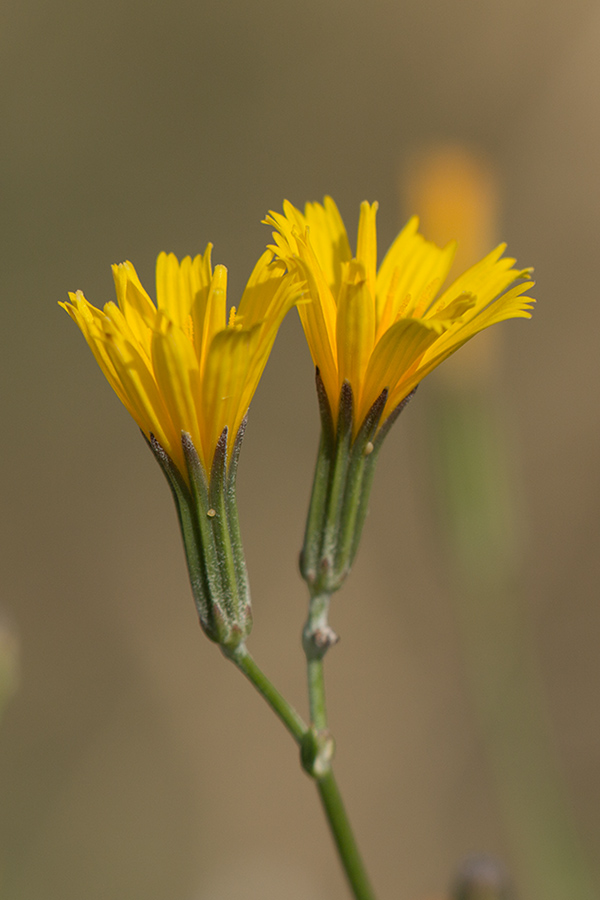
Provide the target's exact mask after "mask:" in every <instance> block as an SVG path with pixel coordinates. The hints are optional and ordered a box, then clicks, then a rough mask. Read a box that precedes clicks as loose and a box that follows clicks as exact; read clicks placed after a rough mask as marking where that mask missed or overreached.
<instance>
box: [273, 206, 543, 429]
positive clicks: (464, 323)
mask: <svg viewBox="0 0 600 900" xmlns="http://www.w3.org/2000/svg"><path fill="white" fill-rule="evenodd" d="M376 212H377V204H376V203H373V204H369V203H367V202H364V203H362V204H361V208H360V221H359V226H358V240H357V248H356V254H355V255H354V256H353V255H352V251H351V249H350V244H349V241H348V236H347V233H346V229H345V227H344V223H343V221H342V218H341V216H340V214H339V212H338V209H337V206H336V205H335V203H334V202H333V200H332V199H331V197H326V198H325V200H324V203H323V205H321V204H320V203H308V204H307V205H306V207H305V210H304V213H302V212H300V210H298V209H296V207H294V206H292V204H291V203H289V202H287V201H286V202H285V203H284V205H283V215H282V214H280V213H275V212H271V213H269V216H268V217H267V219H266V222H267V223H268V224H271V225H274V226H275V228H276V229H277V230H276V231H275V232H274V235H273V237H274V239H275V244H274V245H273V246H272V247H271V248H270V249H272V250H273V251H274V252H275V253H276V255H277V256H278V257H279V258H280V259H281V260H283V261H284V262H285V263H286V265H287V266H288V268H289V269H290V270H292V271H296V272H298V274H299V275H300V277H301V278H302V279H303V280H304V281H305V282H306V284H307V288H308V295H309V296H310V298H311V300H312V303H305V304H302V305H301V306H299V307H298V311H299V313H300V318H301V320H302V325H303V328H304V333H305V335H306V339H307V341H308V345H309V347H310V351H311V354H312V358H313V362H314V363H315V366H316V367H317V368H318V370H319V373H320V377H321V379H322V382H323V385H324V389H325V392H326V394H327V398H328V401H329V405H330V407H331V412H332V415H333V420H334V424H335V422H336V421H337V418H338V415H339V403H340V397H341V389H342V386H343V385H344V383H348V384H349V385H350V387H351V388H352V396H353V401H354V416H353V429H354V434H355V435H356V434H357V432H358V430H359V429H360V426H361V424H362V422H363V421H364V420H365V417H366V416H367V413H368V412H369V410H370V409H371V408H372V407H373V404H374V403H375V401H376V400H377V399H378V398H380V397H381V395H382V393H383V392H384V391H386V392H387V393H386V395H385V396H386V402H385V407H384V409H383V414H382V416H381V419H380V427H381V426H382V425H383V424H384V423H385V421H386V419H388V418H389V417H390V416H391V414H392V413H393V412H394V410H396V409H397V408H398V407H399V405H400V403H401V402H402V400H404V399H405V398H406V397H407V396H408V395H409V394H410V393H411V391H412V390H413V389H414V388H415V387H416V386H417V385H418V384H419V382H420V381H421V380H422V379H423V378H424V377H425V376H426V375H427V374H428V373H429V372H431V371H432V369H435V367H436V366H438V365H439V364H440V363H441V362H442V361H443V360H444V359H446V358H447V357H448V356H450V354H452V353H454V351H455V350H458V348H459V347H460V346H462V344H464V343H465V342H466V341H468V340H470V338H472V337H473V336H474V335H475V334H477V332H479V331H482V330H483V329H484V328H487V327H488V326H489V325H493V324H494V323H496V322H501V321H502V320H504V319H511V318H529V317H530V312H529V310H530V309H531V304H532V303H533V301H532V300H531V299H530V298H529V297H524V296H523V292H524V291H526V290H527V289H528V288H529V287H531V286H532V284H533V282H531V281H523V279H526V278H527V277H528V276H529V275H530V273H531V270H530V269H515V268H513V265H514V262H515V260H513V259H509V258H506V257H503V256H502V254H503V252H504V249H505V245H504V244H501V245H500V246H499V247H496V249H495V250H492V252H491V253H489V254H488V255H487V256H486V257H485V258H484V259H482V260H481V261H480V262H478V263H477V264H476V265H474V266H472V267H471V268H470V269H468V270H467V271H466V272H465V273H464V274H463V275H461V276H460V277H459V278H457V279H456V281H454V283H453V284H451V285H450V287H448V288H446V289H445V290H444V291H442V292H441V293H440V288H441V286H442V284H443V282H444V280H445V279H446V276H447V275H448V271H449V269H450V266H451V264H452V260H453V257H454V254H455V250H456V244H455V243H450V244H448V245H447V246H446V247H444V248H440V247H437V246H436V245H435V244H433V243H431V242H429V241H427V240H425V238H424V237H423V236H422V235H421V234H419V232H418V219H417V218H416V217H413V218H412V219H411V220H410V221H409V222H408V224H407V225H406V226H405V227H404V228H403V230H402V231H401V232H400V234H399V235H398V237H397V238H396V239H395V241H394V242H393V244H392V246H391V247H390V249H389V250H388V252H387V254H386V256H385V258H384V260H383V262H382V263H381V265H380V266H379V269H378V268H377V233H376V227H375V215H376ZM515 282H518V283H517V284H514V283H515ZM511 285H514V286H512V287H511ZM509 288H510V289H509Z"/></svg>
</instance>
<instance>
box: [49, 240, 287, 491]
mask: <svg viewBox="0 0 600 900" xmlns="http://www.w3.org/2000/svg"><path fill="white" fill-rule="evenodd" d="M211 250H212V245H211V244H209V245H208V247H207V248H206V251H205V252H204V254H203V255H199V256H196V257H195V258H194V259H191V258H190V257H189V256H188V257H186V258H185V259H183V260H182V261H181V262H179V261H178V260H177V258H176V257H175V256H174V254H172V253H171V254H169V255H167V254H166V253H161V254H160V256H159V257H158V260H157V264H156V300H157V302H156V305H155V304H154V303H153V302H152V300H151V299H150V297H149V296H148V294H147V293H146V291H145V290H144V288H143V287H142V285H141V283H140V280H139V278H138V276H137V273H136V271H135V269H134V267H133V265H132V264H131V263H130V262H125V263H121V264H120V265H116V266H113V276H114V280H115V287H116V292H117V300H118V305H117V304H116V303H113V302H110V303H107V304H106V305H105V307H104V309H103V310H99V309H96V307H94V306H92V305H91V304H90V303H89V302H88V301H87V300H86V299H85V297H84V296H83V294H82V293H81V291H78V292H77V293H75V294H69V298H70V299H69V301H68V302H66V303H61V304H60V305H61V306H62V307H64V309H66V311H67V312H68V313H69V315H70V316H71V318H72V319H73V320H74V321H75V322H76V323H77V325H78V326H79V328H80V329H81V331H82V332H83V335H84V337H85V339H86V340H87V342H88V344H89V345H90V347H91V349H92V352H93V354H94V356H95V357H96V360H97V361H98V363H99V365H100V368H101V369H102V371H103V372H104V374H105V376H106V378H107V379H108V381H109V383H110V385H111V386H112V388H113V389H114V391H115V393H116V394H117V396H118V397H119V398H120V400H121V401H122V403H123V404H124V405H125V407H126V408H127V409H128V410H129V412H130V413H131V415H132V416H133V418H134V419H135V421H136V422H137V424H138V425H139V427H140V428H141V430H142V431H143V433H144V434H145V435H146V437H147V438H148V439H150V438H151V436H152V435H153V436H154V437H155V438H156V440H157V441H158V442H159V444H160V445H161V446H162V447H163V449H164V450H165V451H166V453H167V454H168V455H169V457H170V458H171V459H172V461H173V462H174V463H175V465H176V466H177V468H178V469H179V471H180V472H181V474H182V475H183V477H184V479H185V480H186V481H188V474H187V471H186V464H185V459H184V453H183V450H182V445H181V436H182V432H187V433H188V434H189V435H190V437H191V439H192V442H193V444H194V446H195V448H196V451H197V453H198V456H199V458H200V462H201V463H202V466H203V468H204V470H205V472H206V473H207V474H210V468H211V464H212V460H213V456H214V452H215V448H216V446H217V443H218V441H219V438H220V436H221V434H222V432H223V430H224V429H225V428H227V430H228V436H229V440H228V453H229V454H231V450H232V447H233V443H234V439H235V436H236V435H237V433H238V429H239V428H240V425H241V423H242V420H243V419H244V416H245V415H246V412H247V410H248V406H249V404H250V401H251V399H252V397H253V395H254V391H255V390H256V387H257V385H258V382H259V380H260V376H261V375H262V372H263V369H264V367H265V364H266V362H267V358H268V356H269V353H270V351H271V347H272V345H273V341H274V340H275V335H276V334H277V330H278V328H279V325H280V324H281V321H282V319H283V317H284V316H285V314H286V312H287V311H288V310H289V309H290V307H291V306H292V305H293V303H294V302H295V301H296V300H297V299H298V294H299V292H298V285H297V283H294V282H293V281H292V280H290V279H289V278H288V277H285V276H284V273H285V265H284V264H283V263H282V262H280V261H274V260H273V255H272V253H270V252H269V251H266V252H265V253H264V254H263V255H262V256H261V258H260V259H259V261H258V262H257V264H256V266H255V268H254V271H253V272H252V274H251V276H250V279H249V281H248V284H247V286H246V289H245V291H244V293H243V295H242V299H241V301H240V304H239V307H238V310H237V311H236V310H235V308H233V309H231V311H230V313H229V316H228V317H227V312H226V288H227V269H226V268H225V267H224V266H216V267H215V270H214V272H213V271H212V267H211Z"/></svg>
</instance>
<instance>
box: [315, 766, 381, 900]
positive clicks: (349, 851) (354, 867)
mask: <svg viewBox="0 0 600 900" xmlns="http://www.w3.org/2000/svg"><path fill="white" fill-rule="evenodd" d="M317 788H318V790H319V796H320V797H321V802H322V803H323V809H324V810H325V815H326V816H327V821H328V822H329V827H330V828H331V833H332V835H333V839H334V841H335V845H336V847H337V849H338V853H339V855H340V859H341V861H342V865H343V867H344V871H345V873H346V877H347V878H348V881H349V882H350V887H351V888H352V891H353V893H354V896H355V898H356V900H375V894H374V893H373V889H372V887H371V885H370V883H369V879H368V877H367V873H366V871H365V867H364V865H363V862H362V859H361V858H360V853H359V852H358V847H357V846H356V841H355V840H354V835H353V833H352V828H351V827H350V822H349V821H348V816H347V814H346V810H345V808H344V804H343V802H342V797H341V794H340V792H339V788H338V786H337V783H336V780H335V778H334V775H333V772H332V771H331V769H330V770H329V772H328V773H327V774H326V775H324V776H323V777H322V778H319V779H317Z"/></svg>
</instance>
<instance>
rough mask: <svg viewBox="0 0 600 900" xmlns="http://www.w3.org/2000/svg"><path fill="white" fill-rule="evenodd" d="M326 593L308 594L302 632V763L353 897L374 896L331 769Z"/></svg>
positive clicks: (366, 899)
mask: <svg viewBox="0 0 600 900" xmlns="http://www.w3.org/2000/svg"><path fill="white" fill-rule="evenodd" d="M329 600H330V595H329V594H320V595H316V596H313V597H311V600H310V606H309V612H308V620H307V622H306V626H305V628H304V632H303V635H302V638H303V640H302V643H303V646H304V652H305V653H306V665H307V674H308V699H309V704H310V718H311V731H310V734H308V735H307V736H306V738H305V743H304V747H303V751H304V758H303V765H304V768H305V769H306V771H307V772H308V773H309V775H311V776H312V777H313V778H314V779H315V781H316V783H317V789H318V791H319V795H320V797H321V802H322V804H323V809H324V810H325V815H326V816H327V821H328V823H329V827H330V829H331V833H332V835H333V839H334V841H335V845H336V847H337V850H338V853H339V857H340V861H341V863H342V866H343V868H344V872H345V873H346V877H347V879H348V882H349V884H350V887H351V888H352V893H353V895H354V897H355V900H375V895H374V894H373V890H372V888H371V885H370V884H369V879H368V877H367V873H366V870H365V867H364V865H363V862H362V859H361V856H360V853H359V851H358V847H357V845H356V841H355V839H354V835H353V833H352V828H351V826H350V822H349V820H348V816H347V814H346V810H345V808H344V804H343V802H342V798H341V795H340V792H339V789H338V786H337V783H336V780H335V778H334V775H333V772H332V770H331V758H332V756H333V746H334V745H333V739H332V737H331V735H330V734H329V729H328V727H327V709H326V705H325V678H324V672H323V657H324V656H325V653H326V652H327V650H328V649H329V647H330V646H331V645H332V644H334V643H335V642H336V640H337V636H336V635H335V633H334V632H333V631H332V629H331V627H330V626H329V623H328V612H329Z"/></svg>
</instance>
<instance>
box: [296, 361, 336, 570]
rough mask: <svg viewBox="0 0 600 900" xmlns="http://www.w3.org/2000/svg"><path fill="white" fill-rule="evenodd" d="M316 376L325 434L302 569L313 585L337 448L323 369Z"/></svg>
mask: <svg viewBox="0 0 600 900" xmlns="http://www.w3.org/2000/svg"><path fill="white" fill-rule="evenodd" d="M315 380H316V387H317V398H318V401H319V412H320V414H321V438H320V441H319V451H318V453H317V462H316V465H315V474H314V478H313V487H312V494H311V498H310V505H309V508H308V516H307V519H306V529H305V532H304V545H303V547H302V550H301V551H300V573H301V575H302V577H303V578H304V580H305V581H306V583H307V584H308V585H309V586H312V585H314V584H315V583H316V580H317V573H318V571H319V562H320V559H321V545H322V539H323V525H324V521H325V509H326V504H327V495H328V491H329V479H330V472H331V467H332V464H333V454H334V448H335V433H334V429H333V416H332V414H331V407H330V405H329V399H328V397H327V393H326V391H325V385H324V384H323V381H322V379H321V373H320V372H319V369H318V368H317V369H316V371H315Z"/></svg>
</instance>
